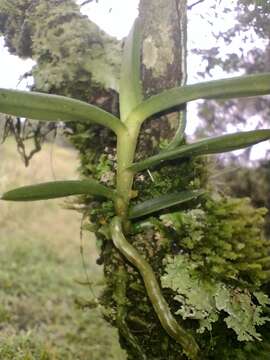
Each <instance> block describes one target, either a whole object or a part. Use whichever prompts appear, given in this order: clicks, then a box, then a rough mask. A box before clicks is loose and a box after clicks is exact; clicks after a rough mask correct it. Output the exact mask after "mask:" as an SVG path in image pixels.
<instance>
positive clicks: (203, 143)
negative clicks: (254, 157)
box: [129, 129, 270, 172]
mask: <svg viewBox="0 0 270 360" xmlns="http://www.w3.org/2000/svg"><path fill="white" fill-rule="evenodd" d="M269 139H270V130H268V129H264V130H254V131H244V132H238V133H235V134H227V135H222V136H217V137H212V138H207V139H203V140H200V141H198V142H195V143H193V144H189V145H183V146H180V147H178V148H176V149H174V150H170V151H166V152H165V151H163V152H162V153H160V154H157V155H154V156H151V157H149V158H147V159H145V160H142V161H140V162H138V163H134V164H133V165H132V166H131V167H129V169H130V170H132V171H134V172H136V171H141V170H144V169H147V168H150V167H153V166H155V165H159V164H161V163H162V162H163V161H165V160H173V159H178V158H184V157H190V156H198V155H207V154H219V153H223V152H228V151H233V150H237V149H242V148H245V147H248V146H251V145H255V144H257V143H259V142H261V141H265V140H269Z"/></svg>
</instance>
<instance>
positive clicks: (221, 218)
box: [161, 197, 270, 289]
mask: <svg viewBox="0 0 270 360" xmlns="http://www.w3.org/2000/svg"><path fill="white" fill-rule="evenodd" d="M266 212H267V211H266V209H265V208H259V209H255V208H254V207H253V206H252V205H251V202H250V199H248V198H243V199H235V198H230V197H225V198H222V197H218V198H217V199H213V198H208V199H206V201H205V202H204V204H202V205H201V206H200V207H197V208H196V209H192V210H187V211H182V212H175V213H171V214H166V215H163V216H162V217H161V223H162V229H163V231H164V233H165V234H166V235H167V236H168V237H169V238H170V239H171V242H172V244H173V245H174V247H176V248H178V251H179V252H181V251H183V252H184V253H187V254H188V256H189V257H190V260H191V261H192V262H194V263H196V266H197V268H198V269H199V270H200V271H201V272H202V273H205V274H206V275H207V276H211V277H213V278H215V279H218V280H222V281H226V282H228V283H232V284H236V285H237V286H240V287H249V288H253V289H256V288H258V287H259V286H261V285H262V284H263V283H264V282H265V281H267V280H268V276H269V272H268V267H267V264H268V261H267V259H268V260H269V258H268V256H269V252H270V244H269V242H268V241H267V240H266V239H265V237H264V235H263V226H264V216H265V214H266Z"/></svg>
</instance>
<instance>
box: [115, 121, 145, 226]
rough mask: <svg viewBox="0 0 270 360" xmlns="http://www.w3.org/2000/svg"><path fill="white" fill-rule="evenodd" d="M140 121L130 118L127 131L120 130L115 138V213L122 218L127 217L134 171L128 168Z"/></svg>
mask: <svg viewBox="0 0 270 360" xmlns="http://www.w3.org/2000/svg"><path fill="white" fill-rule="evenodd" d="M140 123H141V122H140V121H136V119H132V121H130V122H129V124H127V131H122V132H121V133H120V134H118V138H117V166H118V168H117V194H118V198H117V200H116V202H115V208H116V213H117V215H118V216H120V217H121V218H122V219H123V220H125V219H127V216H128V206H129V201H130V199H131V198H132V185H133V179H134V172H133V171H131V170H129V169H128V168H129V167H130V166H131V164H132V163H133V160H134V154H135V151H136V146H137V140H138V135H139V131H140Z"/></svg>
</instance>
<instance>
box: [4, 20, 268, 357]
mask: <svg viewBox="0 0 270 360" xmlns="http://www.w3.org/2000/svg"><path fill="white" fill-rule="evenodd" d="M140 37H141V34H140V25H139V20H137V21H136V22H135V24H134V26H133V28H132V30H131V32H130V34H129V36H128V38H127V40H126V43H125V48H124V54H123V64H122V73H121V80H120V94H119V95H120V118H117V117H115V116H114V115H112V114H110V113H108V112H105V111H103V110H101V109H99V108H97V107H95V106H92V105H90V104H88V103H84V102H82V101H79V100H74V99H70V98H66V97H62V96H57V95H46V94H43V93H36V92H23V91H16V90H7V89H0V111H1V112H2V113H6V114H10V115H14V116H22V117H27V118H31V119H37V120H40V121H52V122H58V121H62V122H84V123H89V124H90V123H96V124H99V125H103V126H105V127H108V128H109V129H111V130H112V131H113V132H114V133H115V134H116V136H117V177H116V187H115V188H110V187H107V186H104V185H103V184H101V183H99V182H98V181H96V180H94V179H89V178H87V179H84V180H81V181H54V182H48V183H43V184H37V185H32V186H25V187H21V188H18V189H14V190H11V191H8V192H6V193H4V194H3V195H2V200H8V201H34V200H45V199H52V198H57V197H65V196H70V195H80V194H87V195H91V196H93V197H98V198H104V199H110V200H113V202H114V212H115V216H114V217H113V218H112V220H111V223H110V234H111V239H112V241H113V243H114V245H115V247H116V248H117V249H118V250H119V251H120V253H122V255H123V256H124V258H126V260H127V261H128V262H130V263H132V264H133V265H134V266H135V268H137V270H138V271H139V272H140V274H141V276H142V278H143V281H144V284H145V288H146V292H147V294H148V297H149V299H150V301H151V303H152V305H153V308H154V310H155V312H156V314H157V316H158V318H159V320H160V323H161V324H162V326H163V328H164V329H165V331H166V332H167V333H168V334H169V336H171V337H172V338H174V339H175V340H176V342H178V343H179V344H180V345H181V346H182V348H183V350H184V352H185V353H186V355H187V356H188V357H189V358H190V359H198V358H199V347H198V345H197V343H196V340H195V339H194V337H193V336H192V335H191V334H190V333H189V332H188V331H186V330H185V329H184V328H183V327H182V326H181V325H180V324H179V323H178V322H177V320H176V319H175V318H174V316H173V315H172V313H171V310H170V308H169V305H168V304H167V302H166V300H165V298H164V296H163V294H162V291H161V289H160V286H159V283H158V281H157V279H156V276H155V273H154V271H153V270H152V268H151V266H150V265H149V264H148V262H147V261H146V260H145V259H144V258H143V257H142V256H141V254H140V253H139V252H138V251H137V250H136V249H135V248H134V246H133V245H132V244H130V243H129V242H128V240H127V239H126V236H128V233H129V229H130V224H131V223H132V222H133V221H134V219H138V218H140V217H142V216H145V215H149V214H151V213H155V212H157V211H159V210H161V209H166V208H169V207H171V206H174V205H178V204H181V203H184V202H187V201H190V200H192V199H195V198H197V197H199V196H201V195H202V194H203V193H204V190H203V189H198V190H193V191H192V190H190V191H182V192H178V193H173V194H166V195H163V196H160V197H156V198H153V199H150V200H147V201H144V202H139V203H138V204H137V205H135V206H130V200H131V198H132V197H133V196H134V193H133V192H132V185H133V180H134V176H135V174H137V173H138V172H139V171H142V170H144V169H148V168H152V167H155V166H157V165H158V166H160V167H162V166H163V164H166V162H167V161H170V160H173V159H179V158H190V157H195V156H200V155H205V154H216V153H222V152H227V151H232V150H236V149H240V148H244V147H248V146H251V145H253V144H256V143H259V142H261V141H265V140H267V139H269V138H270V130H269V129H263V130H255V131H248V132H238V133H235V134H229V135H222V136H218V137H214V138H207V139H203V140H200V141H198V142H195V143H191V144H184V145H177V144H179V143H181V141H174V145H173V146H170V147H168V149H167V150H166V149H165V150H163V151H162V152H160V153H159V154H157V155H154V156H151V157H148V158H146V159H144V160H142V161H139V162H134V156H135V153H136V146H137V142H138V136H139V133H140V129H141V126H142V124H143V122H144V121H145V120H146V119H148V118H149V117H151V116H152V115H154V114H157V113H160V112H164V111H168V110H170V109H171V108H173V107H175V106H179V105H181V104H184V103H187V102H189V101H192V100H196V99H220V98H238V97H245V96H257V95H265V94H270V73H263V74H257V75H249V76H241V77H235V78H231V79H224V80H218V81H210V82H204V83H199V84H195V85H185V86H182V87H179V88H178V87H177V88H172V89H170V90H166V91H163V92H161V93H160V94H158V95H155V96H151V97H149V98H147V99H144V97H143V93H142V89H141V82H140V66H141V64H140V45H141V39H140ZM184 125H185V124H181V126H180V127H179V129H178V131H177V133H176V135H175V138H178V139H182V138H183V134H184V131H185V126H184ZM139 197H140V194H138V195H137V198H138V199H139Z"/></svg>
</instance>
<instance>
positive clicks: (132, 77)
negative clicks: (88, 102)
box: [120, 19, 143, 121]
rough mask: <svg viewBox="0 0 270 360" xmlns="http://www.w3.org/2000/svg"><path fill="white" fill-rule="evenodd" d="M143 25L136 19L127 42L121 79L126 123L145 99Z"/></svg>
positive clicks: (123, 118) (121, 103)
mask: <svg viewBox="0 0 270 360" xmlns="http://www.w3.org/2000/svg"><path fill="white" fill-rule="evenodd" d="M140 54H141V25H140V20H139V19H136V20H135V22H134V25H133V27H132V29H131V31H130V33H129V35H128V37H127V39H126V41H125V47H124V54H123V63H122V69H121V79H120V113H121V119H122V120H123V121H125V120H126V119H127V117H128V115H129V114H130V112H131V110H133V109H134V108H135V107H136V106H137V105H138V104H140V103H141V101H142V99H143V94H142V86H141V81H140V65H141V61H140V60H141V59H140Z"/></svg>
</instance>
